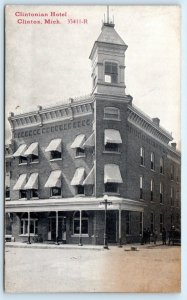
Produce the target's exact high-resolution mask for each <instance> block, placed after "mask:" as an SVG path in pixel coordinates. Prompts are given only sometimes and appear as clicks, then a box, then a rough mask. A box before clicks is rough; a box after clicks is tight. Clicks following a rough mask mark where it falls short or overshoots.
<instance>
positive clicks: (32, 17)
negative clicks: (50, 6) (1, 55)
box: [14, 11, 88, 25]
mask: <svg viewBox="0 0 187 300" xmlns="http://www.w3.org/2000/svg"><path fill="white" fill-rule="evenodd" d="M14 15H15V17H16V23H17V24H20V25H21V24H22V25H26V24H36V25H37V24H38V25H42V24H44V25H45V24H46V25H53V24H88V20H87V18H82V17H81V18H77V17H76V18H74V17H72V16H69V15H68V13H67V12H66V11H65V12H55V11H51V12H48V13H46V12H45V13H43V12H37V13H36V12H23V11H16V12H15V14H14Z"/></svg>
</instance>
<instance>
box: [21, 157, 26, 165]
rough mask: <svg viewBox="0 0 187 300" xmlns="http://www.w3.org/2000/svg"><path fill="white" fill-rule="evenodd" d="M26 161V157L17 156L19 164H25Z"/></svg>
mask: <svg viewBox="0 0 187 300" xmlns="http://www.w3.org/2000/svg"><path fill="white" fill-rule="evenodd" d="M26 163H27V157H24V156H19V164H20V165H21V164H26Z"/></svg>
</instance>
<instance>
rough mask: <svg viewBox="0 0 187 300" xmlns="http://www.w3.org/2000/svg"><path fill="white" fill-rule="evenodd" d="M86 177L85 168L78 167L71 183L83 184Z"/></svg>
mask: <svg viewBox="0 0 187 300" xmlns="http://www.w3.org/2000/svg"><path fill="white" fill-rule="evenodd" d="M84 177H85V169H84V168H82V167H80V168H77V169H76V171H75V174H74V176H73V179H72V181H71V185H82V184H83V181H84Z"/></svg>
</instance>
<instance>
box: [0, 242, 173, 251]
mask: <svg viewBox="0 0 187 300" xmlns="http://www.w3.org/2000/svg"><path fill="white" fill-rule="evenodd" d="M157 246H163V247H166V246H164V245H162V243H161V242H158V243H157V244H156V245H155V244H153V243H151V244H145V245H141V244H126V245H123V246H122V247H121V249H124V250H125V251H136V250H140V249H151V248H155V247H157ZM167 246H168V245H167ZM5 247H12V248H36V249H84V250H104V249H103V246H102V245H99V246H98V245H82V246H79V245H77V244H59V245H56V244H47V243H46V244H45V243H32V244H27V243H21V242H6V243H5ZM108 247H109V249H113V248H119V247H118V245H109V246H108ZM119 249H120V248H119Z"/></svg>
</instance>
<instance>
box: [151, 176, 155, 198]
mask: <svg viewBox="0 0 187 300" xmlns="http://www.w3.org/2000/svg"><path fill="white" fill-rule="evenodd" d="M153 185H154V183H153V179H151V201H153Z"/></svg>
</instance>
